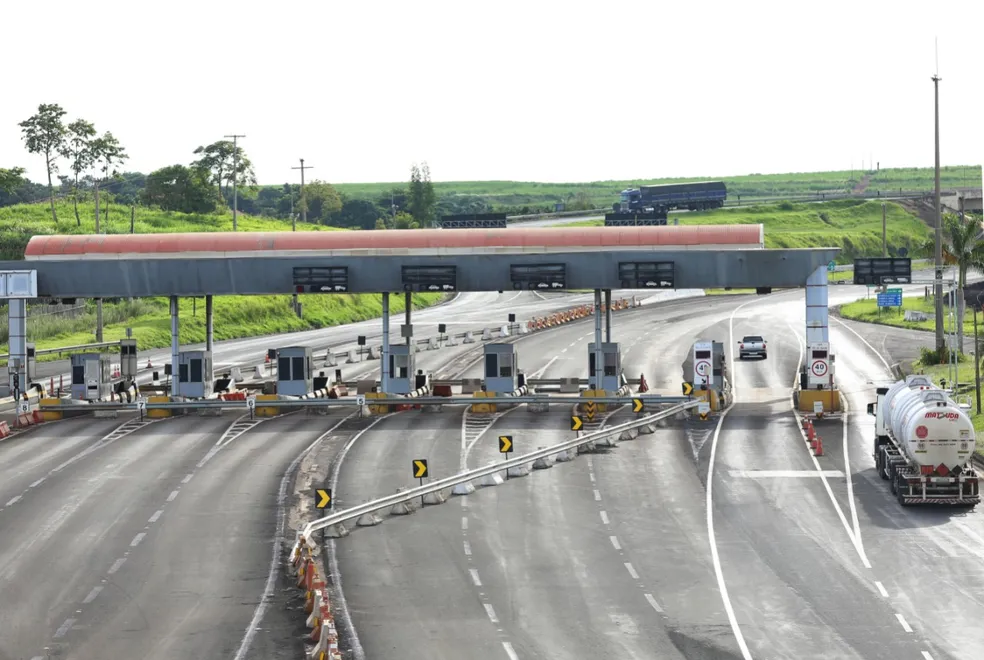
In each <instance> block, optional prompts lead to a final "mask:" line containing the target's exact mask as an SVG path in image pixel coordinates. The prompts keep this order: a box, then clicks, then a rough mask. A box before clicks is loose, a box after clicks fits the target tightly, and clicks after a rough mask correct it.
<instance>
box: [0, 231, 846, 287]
mask: <svg viewBox="0 0 984 660" xmlns="http://www.w3.org/2000/svg"><path fill="white" fill-rule="evenodd" d="M763 248H764V231H763V226H762V225H696V226H657V227H651V226H646V227H576V228H574V227H571V228H553V227H551V228H526V229H522V228H516V227H512V228H508V229H414V230H380V231H332V232H327V231H326V232H277V233H260V232H238V233H228V232H226V233H204V232H203V233H193V234H110V235H101V234H100V235H75V236H73V235H58V236H35V237H34V238H32V239H31V240H30V242H29V243H28V246H27V249H26V250H25V255H24V257H25V261H17V262H4V263H0V268H2V269H4V270H23V269H25V268H29V269H34V270H37V271H38V293H39V296H44V297H54V298H72V297H104V298H109V297H145V296H166V295H180V296H201V295H208V294H213V295H226V294H284V293H342V292H353V293H378V292H383V291H390V292H397V291H443V292H454V291H505V290H518V289H532V290H540V291H543V290H563V289H598V288H600V289H651V288H680V289H682V288H710V287H724V286H729V287H736V288H738V287H758V286H774V287H779V286H803V285H804V284H805V282H806V279H807V277H808V276H809V275H810V273H812V272H813V271H814V270H815V269H816V268H817V267H818V266H821V265H824V264H826V263H827V262H828V261H830V260H831V259H833V258H834V257H835V256H836V254H837V252H838V250H837V249H836V248H821V249H800V250H765V249H763Z"/></svg>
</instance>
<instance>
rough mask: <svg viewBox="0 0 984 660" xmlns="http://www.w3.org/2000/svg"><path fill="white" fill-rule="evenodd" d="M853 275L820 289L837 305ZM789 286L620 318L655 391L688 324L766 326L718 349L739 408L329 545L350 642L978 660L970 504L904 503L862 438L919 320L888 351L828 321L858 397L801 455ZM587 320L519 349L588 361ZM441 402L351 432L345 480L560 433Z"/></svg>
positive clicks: (556, 654)
mask: <svg viewBox="0 0 984 660" xmlns="http://www.w3.org/2000/svg"><path fill="white" fill-rule="evenodd" d="M863 291H864V290H863V289H861V288H856V287H853V286H843V287H836V288H832V289H831V294H830V299H831V304H837V303H838V302H843V301H846V300H850V299H852V298H854V297H857V295H858V294H859V292H863ZM802 295H803V294H802V292H788V293H779V294H774V295H773V296H769V297H754V296H734V297H730V296H729V297H724V298H708V299H705V300H702V301H701V305H700V306H699V307H696V308H695V307H694V306H693V305H690V306H689V309H675V308H674V306H672V305H670V306H666V307H664V308H662V309H659V310H657V309H656V308H653V309H652V310H647V312H646V313H640V314H637V315H632V316H625V317H622V318H621V319H620V320H618V321H616V323H615V330H614V335H615V338H616V340H617V341H621V342H622V346H623V364H624V365H625V367H626V371H627V372H629V373H630V374H631V375H632V376H635V375H636V374H635V371H641V372H643V373H645V374H646V376H647V379H648V380H650V383H651V385H652V386H653V387H654V389H657V390H666V391H667V393H676V392H678V391H679V389H678V388H679V382H680V380H681V375H682V369H681V366H680V365H681V363H682V362H683V360H684V359H685V358H686V356H687V354H688V352H689V350H690V349H691V345H692V342H693V341H694V340H695V339H697V338H709V339H715V340H718V341H722V342H724V343H725V346H731V345H732V344H733V343H734V341H736V339H735V337H737V338H740V337H741V335H743V334H764V335H766V337H767V339H768V340H769V342H770V343H771V344H772V346H770V355H769V359H768V360H767V361H761V362H756V361H742V362H735V363H734V364H733V366H732V367H731V373H732V374H733V376H734V382H735V388H736V393H737V403H736V404H735V406H734V407H733V408H732V409H731V411H730V412H729V413H728V415H727V416H726V417H724V419H723V420H721V418H720V417H719V418H717V419H716V420H714V421H712V422H704V423H701V422H697V421H694V422H689V421H688V422H686V423H684V424H683V425H682V426H680V425H677V426H672V425H671V426H670V427H668V428H665V429H658V430H657V431H656V433H654V434H652V435H649V436H645V435H643V436H640V437H639V438H638V439H636V440H633V441H627V442H623V443H621V444H620V445H619V446H618V447H617V448H613V449H611V450H606V451H604V452H602V453H599V454H595V455H582V456H580V457H579V458H578V459H576V460H575V461H574V462H571V463H565V464H558V465H555V466H554V467H553V468H551V469H549V470H543V471H535V472H534V473H533V474H531V475H529V476H526V477H519V478H513V479H510V480H509V481H508V482H507V483H505V484H503V485H500V486H497V487H494V488H480V489H478V490H477V491H476V492H475V493H474V494H472V495H468V496H466V497H459V498H454V499H452V500H451V501H450V502H448V503H446V504H444V505H441V506H433V507H426V508H425V510H423V511H418V512H417V513H415V514H413V515H411V516H404V517H393V518H391V519H387V520H386V522H385V523H384V524H382V525H380V526H377V527H373V528H362V529H357V530H356V531H355V532H354V533H353V534H352V535H351V536H350V537H348V538H346V539H343V540H340V541H338V542H337V552H338V559H339V568H340V571H341V577H342V580H343V584H344V593H345V599H346V604H347V607H348V609H349V611H350V613H351V616H352V619H353V622H354V624H355V628H356V630H357V631H358V633H359V640H360V645H361V648H362V649H363V650H364V655H365V657H367V658H401V659H404V658H457V657H475V658H503V659H506V658H508V659H510V660H515V659H516V658H522V659H525V658H581V657H591V656H592V655H598V654H602V653H604V654H606V655H609V656H612V657H618V658H652V657H667V658H701V659H705V658H707V659H718V658H721V659H724V658H727V659H731V658H776V657H797V658H817V659H819V658H830V657H838V658H852V659H854V658H856V659H858V660H862V659H863V660H870V659H877V658H893V659H894V658H916V659H920V658H923V659H925V658H933V659H935V660H941V659H943V658H965V659H967V660H970V659H971V658H979V657H982V655H984V633H978V632H977V631H976V629H975V627H974V626H975V623H974V622H975V621H976V618H977V617H978V615H979V614H980V612H981V611H982V604H981V602H980V596H979V594H980V593H982V591H981V585H980V581H981V580H982V579H984V577H982V576H984V571H982V569H980V568H979V566H980V565H981V561H980V560H981V559H982V558H984V557H982V555H984V518H982V516H981V514H979V513H977V512H976V511H975V512H969V513H968V512H965V511H962V512H953V511H940V510H927V509H901V508H900V507H898V506H897V504H896V502H895V501H894V499H893V498H892V497H891V495H890V493H889V492H888V489H887V487H886V486H885V484H884V482H882V481H881V480H880V479H878V478H877V476H875V475H874V470H873V460H872V458H871V455H870V454H871V426H870V422H869V420H868V418H867V417H866V416H865V415H864V414H863V410H864V404H865V403H867V402H868V401H870V400H872V399H873V388H874V386H875V384H879V383H883V382H887V381H888V380H889V379H890V375H889V373H888V370H887V366H886V363H888V361H889V360H891V359H907V358H906V357H905V356H908V355H914V354H917V353H918V348H919V346H920V345H925V340H926V338H925V336H923V335H922V334H921V333H905V332H904V331H900V332H899V334H898V335H897V336H893V337H891V338H890V339H888V338H886V339H885V340H884V343H888V344H890V345H891V346H892V348H893V350H894V353H893V354H891V355H886V356H883V357H884V362H883V357H880V356H879V355H878V353H876V352H875V351H873V350H872V347H871V346H868V345H866V344H865V343H864V342H862V341H861V338H859V337H858V335H856V334H854V333H853V332H851V330H850V329H848V326H850V327H851V328H852V329H853V328H860V329H861V331H862V332H863V331H864V330H866V329H868V326H863V325H861V324H840V323H838V322H837V321H834V322H832V323H831V326H832V327H831V330H830V335H831V343H832V346H833V350H834V352H835V353H836V354H837V356H838V359H837V366H836V378H837V379H838V382H840V384H841V387H842V389H843V391H844V393H845V395H846V396H847V398H848V401H849V405H850V406H851V407H850V410H852V411H853V413H851V414H848V415H847V416H845V417H844V418H843V419H839V420H827V421H825V422H823V423H822V431H821V433H823V434H824V437H825V450H826V453H825V456H823V457H820V458H817V459H816V462H814V459H813V457H812V456H811V454H810V452H809V450H808V448H807V446H806V445H805V443H804V442H803V440H802V437H801V436H800V434H799V431H798V428H797V425H796V421H795V419H794V417H793V414H792V411H791V403H790V396H789V395H790V387H791V385H792V383H793V378H794V374H795V371H796V366H797V365H798V364H799V363H800V360H801V352H800V351H801V350H802V349H801V345H802V344H801V342H802V340H803V334H804V333H803V325H804V305H803V298H802ZM886 332H887V333H888V332H891V330H890V329H888V330H886ZM590 335H591V328H590V327H589V326H587V325H586V326H585V327H583V328H578V327H577V326H570V327H566V328H562V329H560V330H558V331H556V332H555V333H550V334H549V335H546V334H545V335H534V336H531V337H530V338H528V339H524V340H521V341H520V342H519V343H518V344H517V349H518V351H519V353H520V364H521V365H522V366H523V368H524V369H525V370H526V372H527V373H528V374H530V373H537V372H540V373H542V376H543V377H546V378H553V377H561V376H581V375H583V365H584V360H585V359H586V357H585V356H584V353H585V352H586V350H587V349H586V343H587V342H588V341H590ZM863 336H864V334H862V337H863ZM869 343H871V342H869ZM878 343H882V341H881V340H880V341H879V342H875V343H873V345H875V344H878ZM729 357H730V356H729ZM630 370H631V371H630ZM467 375H469V376H471V375H473V374H471V373H469V374H467ZM845 420H846V423H845ZM456 421H457V420H453V419H448V420H442V422H441V423H440V424H437V423H436V422H434V421H430V420H429V419H428V418H427V417H426V415H425V414H422V413H414V414H409V415H398V416H393V417H390V418H388V419H386V420H384V421H382V422H380V423H379V424H377V426H376V427H374V429H373V430H372V431H371V432H369V433H366V434H365V435H364V436H363V437H362V439H361V440H360V441H359V442H358V443H357V444H356V445H355V446H354V447H353V448H352V449H351V450H350V452H349V455H348V457H347V458H346V461H345V463H344V464H343V466H342V468H341V477H340V482H339V491H340V496H341V497H350V498H351V502H350V503H356V502H361V501H363V500H365V499H369V498H373V497H378V496H380V495H384V494H388V493H389V492H392V490H393V488H394V487H395V486H400V485H412V479H411V476H410V462H411V460H412V459H413V458H428V459H429V461H430V465H431V470H432V471H433V472H432V474H433V475H434V476H444V475H445V474H446V473H448V472H450V471H452V470H453V469H454V466H455V465H456V464H460V463H461V461H462V457H463V456H464V457H466V459H467V462H468V465H470V466H472V467H474V466H476V465H482V464H485V463H488V462H490V461H494V460H501V457H500V456H499V454H498V450H497V440H496V436H497V435H499V434H500V433H503V434H510V435H512V436H513V439H514V443H515V444H516V451H517V452H523V451H528V450H530V449H533V448H535V447H538V446H544V445H549V444H554V443H556V442H560V441H562V440H563V439H566V438H569V437H570V432H569V431H568V430H567V418H566V411H552V412H551V413H549V414H545V415H543V414H541V415H533V414H530V413H528V412H526V411H525V409H523V408H520V409H517V410H516V411H515V412H511V413H509V414H506V415H503V416H501V417H500V418H499V419H498V420H497V421H496V422H495V423H494V425H493V426H491V427H490V428H489V429H488V430H486V431H485V434H484V435H482V436H480V437H478V438H477V439H476V435H477V432H478V431H479V430H480V429H481V428H482V427H481V425H478V426H473V427H469V424H468V423H467V422H466V423H465V424H461V423H460V421H459V423H456ZM718 422H720V427H719V426H718ZM845 437H846V440H845ZM845 448H846V452H845V451H844V449H845ZM712 455H713V472H712V473H711V474H710V483H711V484H712V485H713V490H712V491H711V494H710V496H709V495H708V483H709V482H708V477H709V475H708V470H709V467H710V466H711V464H712V460H711V459H712ZM845 459H846V460H845ZM845 475H851V479H850V480H849V479H847V478H846V476H845ZM848 484H850V486H849V485H848ZM708 502H710V507H708ZM709 512H710V516H709V515H708V513H709ZM855 519H856V520H857V522H854V521H855ZM712 549H713V550H712ZM722 587H724V588H725V589H726V593H727V596H726V597H724V596H723V595H722V592H723V590H722ZM336 605H337V604H336ZM968 631H970V632H968ZM739 640H740V641H739Z"/></svg>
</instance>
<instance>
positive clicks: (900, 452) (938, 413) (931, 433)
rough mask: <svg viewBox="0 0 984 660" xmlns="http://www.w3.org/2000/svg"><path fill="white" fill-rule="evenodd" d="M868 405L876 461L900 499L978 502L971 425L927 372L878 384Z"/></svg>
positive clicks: (906, 501)
mask: <svg viewBox="0 0 984 660" xmlns="http://www.w3.org/2000/svg"><path fill="white" fill-rule="evenodd" d="M877 395H878V399H877V401H876V402H875V403H869V404H868V414H869V415H874V417H875V443H874V446H875V455H874V458H875V466H876V469H877V470H878V474H880V475H881V477H882V479H886V480H888V481H889V483H890V485H891V490H892V494H893V495H895V496H896V497H897V498H898V501H899V504H901V505H902V506H908V505H910V504H928V503H935V504H954V505H967V506H971V507H973V506H974V505H976V504H977V503H978V502H980V499H981V498H980V490H979V479H978V478H979V475H978V473H977V471H976V470H975V469H974V467H973V465H972V464H971V462H970V460H971V457H972V456H973V455H974V449H975V446H976V445H975V443H976V436H975V433H974V424H973V422H972V421H971V419H970V417H969V416H968V415H967V413H966V412H965V411H964V410H963V409H962V408H960V406H959V405H958V404H957V403H956V402H955V401H954V400H953V399H951V398H950V397H949V396H948V395H947V393H946V392H945V391H944V390H941V389H940V388H938V387H937V386H936V385H934V384H933V383H932V381H931V380H930V379H929V378H927V377H926V376H909V377H907V378H906V379H905V380H904V381H899V382H897V383H895V384H894V385H892V386H891V387H879V388H878V389H877Z"/></svg>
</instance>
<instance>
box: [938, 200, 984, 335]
mask: <svg viewBox="0 0 984 660" xmlns="http://www.w3.org/2000/svg"><path fill="white" fill-rule="evenodd" d="M982 238H984V237H982V235H981V226H980V223H979V222H974V221H967V220H964V219H963V218H961V217H960V216H957V215H955V214H953V213H945V214H944V215H943V260H944V262H945V263H947V264H951V265H954V266H956V267H957V327H958V328H959V332H960V334H959V335H958V337H959V339H958V341H959V344H958V350H959V351H960V352H961V353H962V352H963V349H964V334H963V321H964V313H965V311H966V304H965V302H964V288H965V287H966V286H967V271H968V270H970V269H971V268H977V269H979V270H984V240H982ZM934 247H935V245H934Z"/></svg>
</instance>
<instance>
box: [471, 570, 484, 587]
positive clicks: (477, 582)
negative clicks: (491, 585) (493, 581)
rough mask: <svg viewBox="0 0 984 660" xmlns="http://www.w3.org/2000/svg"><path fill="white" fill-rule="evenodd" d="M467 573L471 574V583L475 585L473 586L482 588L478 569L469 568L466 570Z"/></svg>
mask: <svg viewBox="0 0 984 660" xmlns="http://www.w3.org/2000/svg"><path fill="white" fill-rule="evenodd" d="M468 572H469V573H471V579H472V582H474V583H475V586H476V587H480V586H482V579H481V578H480V577H478V569H475V568H470V569H468Z"/></svg>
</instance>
